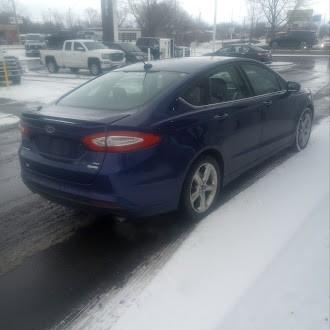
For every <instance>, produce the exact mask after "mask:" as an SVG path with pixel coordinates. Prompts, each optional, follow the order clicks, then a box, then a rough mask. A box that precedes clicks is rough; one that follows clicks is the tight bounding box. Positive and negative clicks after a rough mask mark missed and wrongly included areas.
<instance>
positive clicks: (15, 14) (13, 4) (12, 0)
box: [11, 0, 21, 44]
mask: <svg viewBox="0 0 330 330" xmlns="http://www.w3.org/2000/svg"><path fill="white" fill-rule="evenodd" d="M11 3H12V6H13V13H14V17H15V24H16V33H17V39H18V43H19V44H20V43H21V37H20V32H19V25H18V19H17V13H16V3H15V0H11Z"/></svg>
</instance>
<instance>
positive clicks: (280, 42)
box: [269, 30, 317, 49]
mask: <svg viewBox="0 0 330 330" xmlns="http://www.w3.org/2000/svg"><path fill="white" fill-rule="evenodd" d="M269 44H270V46H271V47H272V48H295V49H297V48H299V49H305V48H312V47H313V45H316V44H317V38H316V33H315V32H313V31H303V30H301V31H289V32H286V33H279V34H278V35H276V36H275V37H273V38H272V39H271V40H270V42H269Z"/></svg>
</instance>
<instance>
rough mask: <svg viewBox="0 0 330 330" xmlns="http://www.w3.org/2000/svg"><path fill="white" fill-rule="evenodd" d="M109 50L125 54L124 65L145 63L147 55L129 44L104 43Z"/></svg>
mask: <svg viewBox="0 0 330 330" xmlns="http://www.w3.org/2000/svg"><path fill="white" fill-rule="evenodd" d="M105 44H106V45H107V46H108V47H109V48H110V49H117V50H121V51H122V52H124V54H125V58H126V63H127V64H132V63H136V62H141V61H142V62H143V61H147V59H148V58H147V55H146V54H145V53H144V52H142V50H141V49H140V48H139V47H137V46H135V45H134V44H131V43H129V42H110V43H105Z"/></svg>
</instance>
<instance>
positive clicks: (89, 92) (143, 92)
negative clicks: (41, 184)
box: [58, 71, 187, 111]
mask: <svg viewBox="0 0 330 330" xmlns="http://www.w3.org/2000/svg"><path fill="white" fill-rule="evenodd" d="M186 75H187V74H186V73H181V72H168V71H157V72H152V71H148V72H145V71H138V72H129V71H126V72H125V71H113V72H110V73H108V74H106V75H103V76H101V77H99V78H97V79H95V80H92V81H91V82H89V83H87V84H86V85H83V86H82V87H80V88H78V89H77V90H75V91H73V92H72V93H70V94H69V95H67V96H65V97H64V98H62V99H61V100H60V101H59V102H58V104H59V105H63V106H69V107H77V108H88V109H102V110H109V111H123V110H124V111H125V110H129V109H134V108H138V107H140V106H141V105H143V104H145V103H147V102H148V101H150V100H151V99H153V98H154V97H156V96H157V95H159V94H161V93H162V92H164V91H166V90H167V89H168V88H169V87H170V86H172V85H173V84H175V83H177V82H179V81H180V80H182V79H184V78H185V77H186Z"/></svg>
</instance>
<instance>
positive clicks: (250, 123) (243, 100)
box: [182, 64, 262, 176]
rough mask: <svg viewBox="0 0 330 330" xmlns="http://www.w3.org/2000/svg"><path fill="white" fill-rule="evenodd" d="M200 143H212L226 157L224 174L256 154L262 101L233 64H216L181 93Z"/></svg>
mask: <svg viewBox="0 0 330 330" xmlns="http://www.w3.org/2000/svg"><path fill="white" fill-rule="evenodd" d="M182 99H183V100H184V102H185V103H186V106H187V110H186V111H188V113H189V116H190V120H189V121H188V122H190V123H196V125H197V126H198V128H195V129H196V132H198V134H199V136H200V139H201V140H202V143H205V144H206V145H208V146H215V147H216V148H218V149H219V150H220V152H221V153H222V156H223V158H224V160H225V168H226V176H227V175H228V176H230V175H235V173H237V172H239V171H240V170H242V169H243V168H246V167H247V166H249V165H250V164H252V163H253V162H254V161H255V160H256V159H257V158H258V156H259V150H258V148H259V144H260V139H261V106H262V105H261V104H259V103H256V102H255V101H253V100H251V98H250V91H249V89H248V86H247V85H246V84H245V82H244V81H243V79H242V78H241V76H240V74H239V71H238V70H237V69H236V67H235V66H234V65H232V64H226V65H221V66H219V67H218V68H217V69H216V70H213V71H212V73H209V74H208V75H207V76H206V77H203V78H201V80H199V81H198V82H197V83H195V84H193V86H191V87H190V88H189V89H188V90H187V91H186V92H185V93H184V95H183V96H182Z"/></svg>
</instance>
